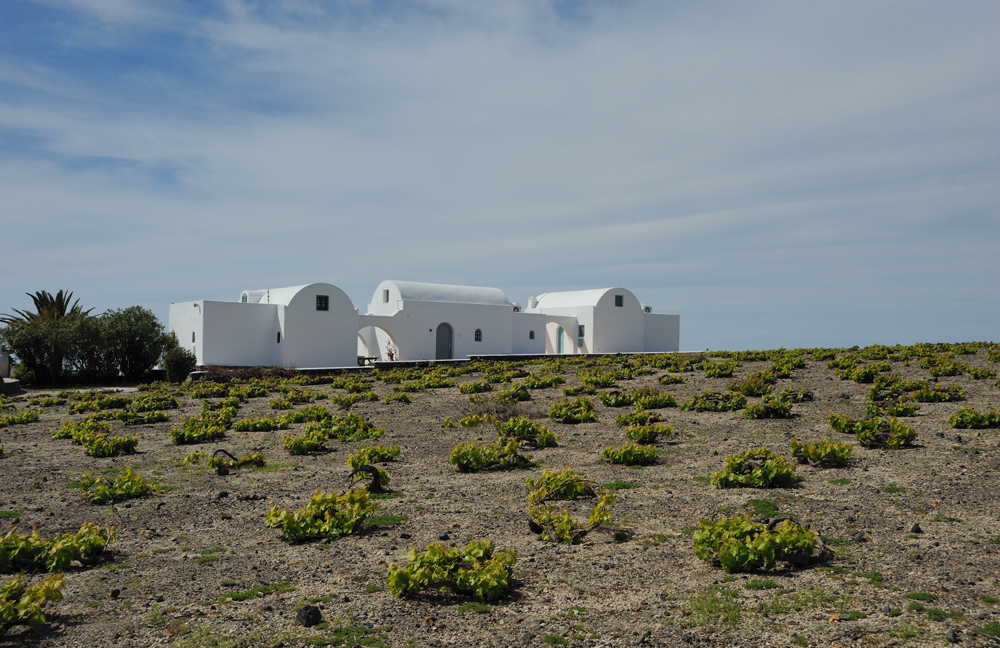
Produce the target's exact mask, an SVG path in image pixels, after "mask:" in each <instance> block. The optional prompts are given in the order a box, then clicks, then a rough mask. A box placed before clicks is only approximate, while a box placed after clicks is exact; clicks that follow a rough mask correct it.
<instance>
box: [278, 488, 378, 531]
mask: <svg viewBox="0 0 1000 648" xmlns="http://www.w3.org/2000/svg"><path fill="white" fill-rule="evenodd" d="M377 509H378V502H374V501H372V500H371V499H370V498H369V497H368V490H367V489H364V488H359V489H354V490H349V491H347V492H346V493H344V494H343V495H337V494H336V493H329V494H327V493H322V492H320V491H318V490H317V491H314V492H313V496H312V498H311V499H310V500H309V503H308V504H306V506H305V507H303V508H301V509H299V510H298V511H289V510H288V509H282V510H281V511H279V510H278V508H277V507H276V506H274V504H273V503H272V504H271V510H270V511H269V512H268V514H267V518H266V520H265V524H266V525H267V526H269V527H272V528H273V527H281V535H282V536H283V537H284V538H285V539H286V540H294V541H302V540H310V539H313V538H339V537H340V536H345V535H351V534H352V533H355V532H356V531H360V530H361V527H362V526H363V525H364V523H365V520H366V519H367V518H368V517H369V516H371V515H372V514H373V513H374V512H375V511H376V510H377Z"/></svg>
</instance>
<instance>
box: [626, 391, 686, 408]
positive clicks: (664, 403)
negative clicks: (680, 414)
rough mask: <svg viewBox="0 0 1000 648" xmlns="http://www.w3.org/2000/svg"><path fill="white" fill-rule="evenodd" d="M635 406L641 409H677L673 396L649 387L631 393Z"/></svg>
mask: <svg viewBox="0 0 1000 648" xmlns="http://www.w3.org/2000/svg"><path fill="white" fill-rule="evenodd" d="M632 396H633V397H634V402H635V406H636V407H637V408H641V409H662V408H664V407H677V399H675V398H674V395H673V394H668V393H665V392H661V391H660V390H659V389H652V388H650V387H639V388H638V389H635V390H633V391H632Z"/></svg>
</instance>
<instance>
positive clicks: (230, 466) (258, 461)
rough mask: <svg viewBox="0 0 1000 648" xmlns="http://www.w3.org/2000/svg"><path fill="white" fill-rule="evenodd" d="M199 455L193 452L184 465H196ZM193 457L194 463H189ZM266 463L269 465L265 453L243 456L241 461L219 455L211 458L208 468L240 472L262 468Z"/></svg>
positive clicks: (254, 452)
mask: <svg viewBox="0 0 1000 648" xmlns="http://www.w3.org/2000/svg"><path fill="white" fill-rule="evenodd" d="M218 452H219V451H218V450H216V453H218ZM198 454H199V453H193V452H192V453H191V454H189V455H188V456H187V457H185V458H184V465H185V466H186V465H188V464H189V463H195V462H196V461H197V455H198ZM200 454H201V456H204V455H205V453H203V452H202V453H200ZM226 454H228V453H226ZM192 457H194V461H188V459H189V458H192ZM265 463H267V459H266V457H265V456H264V453H263V452H256V451H253V452H251V453H250V454H249V455H243V456H242V457H240V458H239V459H235V460H234V459H230V458H227V457H219V456H217V454H213V455H212V456H211V457H209V458H208V467H209V468H213V469H218V468H225V469H227V470H239V469H240V468H243V467H245V466H254V467H256V468H260V467H262V466H263V465H264V464H265Z"/></svg>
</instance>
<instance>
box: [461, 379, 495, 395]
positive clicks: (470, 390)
mask: <svg viewBox="0 0 1000 648" xmlns="http://www.w3.org/2000/svg"><path fill="white" fill-rule="evenodd" d="M458 391H460V392H462V393H463V394H481V393H483V392H488V391H493V385H491V384H490V383H489V382H488V381H486V380H482V381H479V382H470V383H465V384H464V385H459V386H458Z"/></svg>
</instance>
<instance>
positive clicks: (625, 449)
mask: <svg viewBox="0 0 1000 648" xmlns="http://www.w3.org/2000/svg"><path fill="white" fill-rule="evenodd" d="M601 459H603V460H604V461H607V462H608V463H610V464H622V465H626V466H648V465H650V464H654V463H656V446H651V445H639V444H638V443H636V442H634V441H630V442H628V443H626V444H625V445H622V446H619V447H617V448H615V447H610V448H605V449H604V452H602V453H601Z"/></svg>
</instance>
